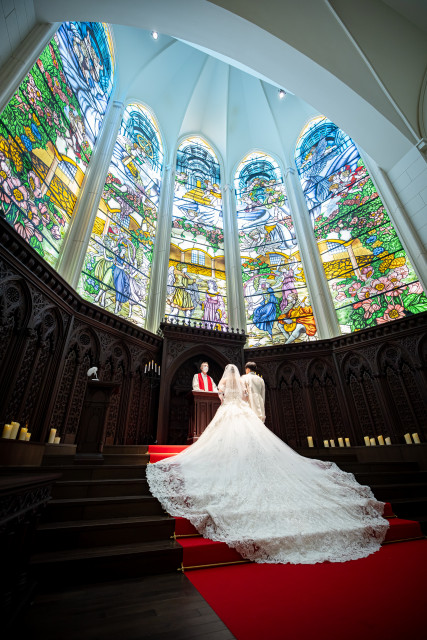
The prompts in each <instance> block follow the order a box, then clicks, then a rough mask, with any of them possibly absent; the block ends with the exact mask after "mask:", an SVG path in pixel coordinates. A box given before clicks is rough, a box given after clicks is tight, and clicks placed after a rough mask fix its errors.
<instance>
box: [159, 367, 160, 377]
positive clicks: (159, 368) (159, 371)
mask: <svg viewBox="0 0 427 640" xmlns="http://www.w3.org/2000/svg"><path fill="white" fill-rule="evenodd" d="M159 375H160V365H159Z"/></svg>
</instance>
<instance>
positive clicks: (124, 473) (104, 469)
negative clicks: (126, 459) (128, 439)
mask: <svg viewBox="0 0 427 640" xmlns="http://www.w3.org/2000/svg"><path fill="white" fill-rule="evenodd" d="M146 466H147V465H141V464H137V465H130V464H125V465H120V464H118V465H110V464H101V465H78V464H74V465H68V466H66V467H53V469H54V470H55V473H62V478H61V480H114V479H117V480H125V479H126V478H129V479H134V480H137V479H138V478H140V479H144V478H145V469H146ZM50 470H51V468H49V471H50Z"/></svg>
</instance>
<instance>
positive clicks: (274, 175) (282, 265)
mask: <svg viewBox="0 0 427 640" xmlns="http://www.w3.org/2000/svg"><path fill="white" fill-rule="evenodd" d="M234 184H235V192H236V200H237V223H238V230H239V243H240V256H241V264H242V279H243V290H244V297H245V307H246V322H247V334H248V336H249V337H248V346H250V347H258V346H263V345H270V344H273V343H285V344H289V343H291V342H302V341H307V340H313V339H315V338H316V335H317V332H316V323H315V320H314V316H313V310H312V307H311V305H310V302H309V297H308V291H307V286H306V282H305V276H304V271H303V267H302V264H301V259H300V253H299V248H298V243H297V240H296V235H295V229H294V225H293V222H292V217H291V212H290V209H289V204H288V199H287V196H286V190H285V185H284V184H283V179H282V175H281V171H280V168H279V166H278V165H277V162H276V161H275V160H274V159H273V158H271V157H270V156H268V155H266V154H264V153H258V152H254V153H251V154H249V155H248V156H246V158H244V160H243V161H242V162H241V163H240V165H239V167H238V169H237V172H236V176H235V182H234Z"/></svg>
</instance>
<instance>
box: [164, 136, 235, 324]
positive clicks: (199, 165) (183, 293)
mask: <svg viewBox="0 0 427 640" xmlns="http://www.w3.org/2000/svg"><path fill="white" fill-rule="evenodd" d="M220 184H221V175H220V167H219V164H218V160H217V158H216V156H215V153H214V151H213V149H212V148H211V147H210V146H209V145H208V144H207V143H206V142H205V141H204V140H202V139H201V138H197V137H192V138H188V139H187V140H185V141H184V142H183V143H182V144H181V145H180V147H179V149H178V152H177V160H176V174H175V194H174V202H173V221H172V236H171V248H170V256H169V271H168V285H167V299H166V317H168V318H169V319H170V320H172V321H174V319H175V318H177V317H183V318H185V319H186V321H187V322H191V321H193V322H194V321H197V322H198V323H202V324H203V326H205V327H207V328H209V329H217V330H223V329H225V328H226V327H227V292H226V280H225V258H224V231H223V218H222V198H221V189H220Z"/></svg>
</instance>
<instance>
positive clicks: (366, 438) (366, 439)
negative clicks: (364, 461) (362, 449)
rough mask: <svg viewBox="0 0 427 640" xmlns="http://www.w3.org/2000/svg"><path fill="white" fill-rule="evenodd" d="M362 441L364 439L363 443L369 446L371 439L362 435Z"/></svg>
mask: <svg viewBox="0 0 427 640" xmlns="http://www.w3.org/2000/svg"><path fill="white" fill-rule="evenodd" d="M364 441H365V444H366V446H367V447H370V446H371V441H370V440H369V436H365V437H364Z"/></svg>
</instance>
